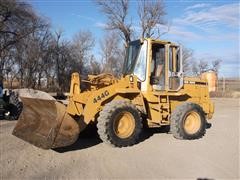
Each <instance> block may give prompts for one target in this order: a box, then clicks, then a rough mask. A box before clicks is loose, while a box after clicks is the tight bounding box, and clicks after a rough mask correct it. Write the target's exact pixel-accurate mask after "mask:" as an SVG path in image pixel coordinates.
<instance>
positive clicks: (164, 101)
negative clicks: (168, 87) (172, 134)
mask: <svg viewBox="0 0 240 180" xmlns="http://www.w3.org/2000/svg"><path fill="white" fill-rule="evenodd" d="M158 99H159V112H160V119H161V122H160V124H162V125H167V124H169V118H170V102H169V95H159V98H158Z"/></svg>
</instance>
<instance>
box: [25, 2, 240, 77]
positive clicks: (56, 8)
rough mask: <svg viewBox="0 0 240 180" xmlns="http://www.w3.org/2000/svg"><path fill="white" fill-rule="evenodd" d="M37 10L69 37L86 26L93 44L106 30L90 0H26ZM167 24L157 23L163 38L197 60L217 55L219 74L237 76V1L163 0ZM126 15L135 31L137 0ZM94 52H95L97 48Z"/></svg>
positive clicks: (239, 58) (239, 33) (239, 62)
mask: <svg viewBox="0 0 240 180" xmlns="http://www.w3.org/2000/svg"><path fill="white" fill-rule="evenodd" d="M29 2H30V3H31V4H32V6H33V7H34V9H35V10H36V11H37V12H38V14H40V15H42V16H44V17H46V18H47V19H48V20H49V21H50V22H51V25H52V28H53V29H54V30H56V29H61V30H63V31H64V37H65V38H67V39H72V38H73V36H74V34H76V33H77V32H79V31H80V30H90V31H91V32H92V33H93V35H94V37H95V38H96V41H95V42H96V43H97V44H96V48H98V47H99V41H100V39H101V38H102V37H103V36H104V35H105V34H106V30H105V29H104V25H105V23H106V17H104V15H103V14H102V13H101V12H100V11H99V9H98V7H97V6H96V4H95V3H94V1H92V0H30V1H29ZM164 2H165V6H166V13H167V15H166V17H165V20H166V22H167V24H168V25H167V26H160V28H161V30H162V32H167V33H166V34H164V35H162V36H161V39H163V40H170V41H173V42H179V43H182V44H184V46H186V47H187V48H191V49H192V50H193V52H194V57H195V59H197V60H200V59H203V60H206V61H209V62H210V61H212V60H215V59H221V60H222V63H221V68H220V72H219V76H220V77H237V76H238V77H239V76H240V72H239V69H240V52H239V51H240V50H239V48H240V43H239V37H240V27H239V25H240V22H239V21H240V17H239V14H240V3H239V1H237V0H191V1H190V0H165V1H164ZM129 15H130V17H131V20H132V22H133V26H134V28H135V31H138V29H139V28H138V27H139V23H138V22H139V21H138V17H137V1H133V0H132V1H131V0H130V11H129ZM96 48H95V52H96V53H98V50H96Z"/></svg>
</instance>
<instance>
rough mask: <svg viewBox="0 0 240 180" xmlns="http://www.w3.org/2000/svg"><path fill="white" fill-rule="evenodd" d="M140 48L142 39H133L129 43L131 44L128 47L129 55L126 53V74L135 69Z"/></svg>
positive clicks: (124, 70) (124, 69) (124, 71)
mask: <svg viewBox="0 0 240 180" xmlns="http://www.w3.org/2000/svg"><path fill="white" fill-rule="evenodd" d="M140 48H141V42H140V40H137V41H132V42H130V43H129V46H128V48H127V55H126V59H125V62H124V67H123V74H124V75H126V74H131V73H133V69H134V66H135V63H136V60H137V57H138V54H139V51H140Z"/></svg>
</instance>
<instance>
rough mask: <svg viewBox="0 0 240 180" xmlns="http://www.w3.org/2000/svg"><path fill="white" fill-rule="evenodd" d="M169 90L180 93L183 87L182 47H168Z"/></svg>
mask: <svg viewBox="0 0 240 180" xmlns="http://www.w3.org/2000/svg"><path fill="white" fill-rule="evenodd" d="M167 49H168V73H167V76H168V77H167V78H168V79H167V80H168V90H169V91H178V90H179V89H181V88H182V86H183V68H182V50H181V47H180V46H175V45H168V48H167Z"/></svg>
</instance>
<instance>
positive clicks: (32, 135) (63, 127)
mask: <svg viewBox="0 0 240 180" xmlns="http://www.w3.org/2000/svg"><path fill="white" fill-rule="evenodd" d="M20 98H21V100H22V102H23V112H22V114H21V116H20V118H19V120H18V122H17V124H16V126H15V128H14V130H13V133H12V134H13V135H15V136H17V137H18V138H20V139H23V140H24V141H27V142H29V143H31V144H33V145H35V146H37V147H40V148H43V149H50V148H57V147H64V146H68V145H71V144H73V143H74V142H75V141H76V140H77V139H78V135H79V131H80V130H79V125H78V123H77V122H76V121H75V120H74V119H73V118H72V117H71V116H70V115H69V114H68V113H66V107H65V106H64V105H63V104H61V103H59V102H57V101H56V100H54V99H50V100H49V99H41V98H40V97H38V98H34V97H20Z"/></svg>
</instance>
